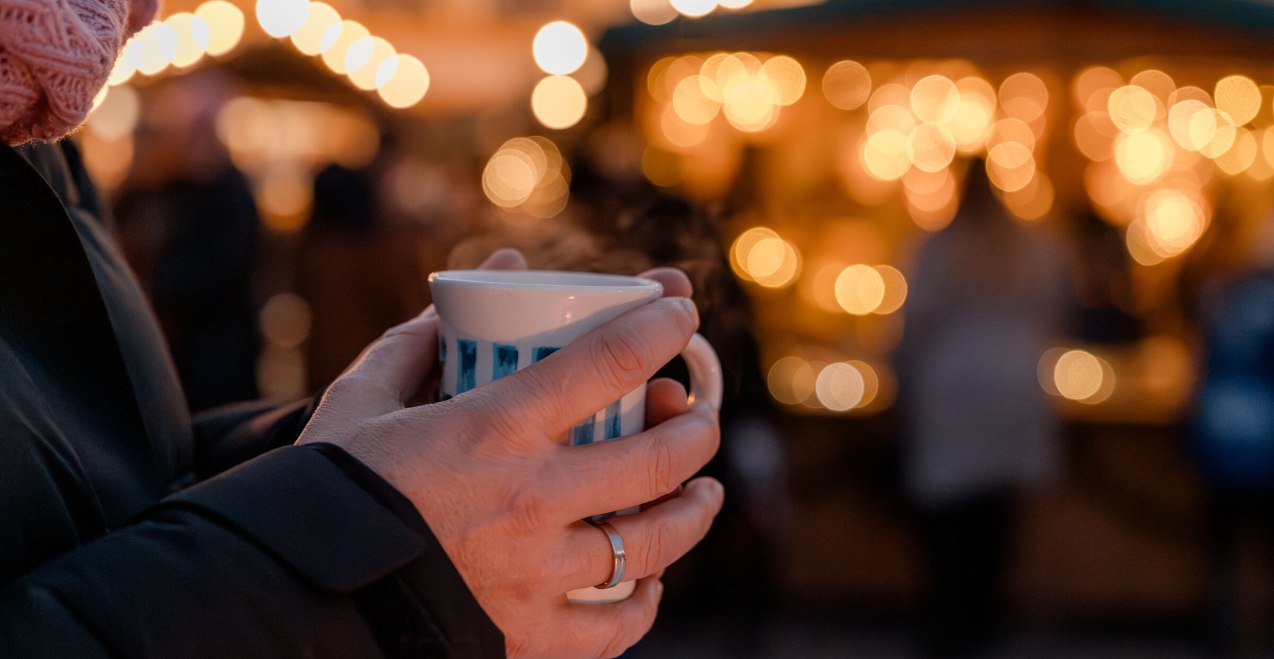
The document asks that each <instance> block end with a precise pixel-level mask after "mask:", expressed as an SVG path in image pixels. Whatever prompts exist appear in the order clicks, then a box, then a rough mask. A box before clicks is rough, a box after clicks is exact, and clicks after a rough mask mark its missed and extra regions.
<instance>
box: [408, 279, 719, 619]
mask: <svg viewBox="0 0 1274 659" xmlns="http://www.w3.org/2000/svg"><path fill="white" fill-rule="evenodd" d="M429 288H430V291H431V292H432V294H433V299H434V305H435V307H436V308H437V310H438V318H439V333H438V357H439V362H440V364H441V367H442V368H441V370H442V382H441V389H440V392H439V394H440V397H441V399H443V400H446V399H448V398H452V397H454V396H463V395H464V394H465V392H467V391H470V390H473V389H476V388H478V387H481V386H482V385H484V384H488V383H490V382H492V381H494V380H498V379H500V378H502V377H504V376H506V375H508V374H510V373H514V372H516V371H518V370H521V369H524V368H526V367H528V366H530V365H531V364H534V363H536V362H538V361H540V360H541V359H546V358H548V357H549V356H551V355H552V354H553V353H554V352H556V351H557V350H558V349H560V348H562V347H563V346H566V345H568V344H570V343H571V342H573V341H575V340H576V339H579V338H580V337H581V336H583V335H585V334H587V333H588V332H589V331H591V330H593V329H596V328H597V327H600V326H601V325H603V324H605V323H607V322H609V321H611V320H613V319H615V318H617V317H619V316H620V315H622V314H623V313H625V312H627V311H630V310H632V309H635V308H637V307H639V306H641V305H643V304H646V303H649V302H652V301H654V300H657V299H659V297H660V296H662V295H663V286H662V285H661V284H660V283H659V282H657V281H654V280H651V279H643V278H640V277H625V276H620V275H606V274H592V273H583V272H559V271H549V270H520V271H515V270H444V271H442V272H435V273H433V274H431V275H429ZM681 356H682V358H683V359H684V360H685V362H686V366H687V368H688V370H689V372H690V394H691V396H692V397H693V398H695V399H706V400H708V401H710V402H711V403H712V404H713V405H714V406H715V407H717V408H718V409H719V408H720V407H721V395H722V382H721V364H720V362H719V361H718V359H717V354H716V352H715V351H714V350H713V349H712V346H711V345H710V344H709V343H708V342H707V341H706V340H705V339H704V338H703V337H702V336H700V335H699V334H695V335H694V336H693V337H692V338H691V340H690V343H689V344H688V345H687V346H686V349H685V350H684V351H683V352H682V354H681ZM645 413H646V387H645V385H642V386H640V387H638V388H637V389H635V390H633V391H632V392H629V393H628V394H626V395H625V396H623V397H622V398H620V399H619V400H617V401H614V402H613V403H611V404H610V405H608V406H606V407H605V408H603V409H601V410H598V411H597V413H596V414H594V415H593V416H591V417H589V418H586V419H584V420H583V421H581V422H580V423H578V424H576V425H575V426H574V427H573V428H572V429H571V430H570V431H569V432H568V433H567V436H565V437H563V438H562V441H563V442H568V443H570V444H588V443H591V442H599V441H606V440H608V439H615V438H617V437H623V436H625V435H631V434H634V433H638V432H641V431H642V430H643V429H644V426H645ZM599 512H602V511H599ZM624 512H629V511H620V513H619V514H623V513H624ZM633 588H634V583H633V582H631V581H630V582H626V583H621V584H619V585H618V586H616V587H614V588H610V589H606V590H599V589H596V588H586V589H582V590H577V591H572V592H571V593H568V598H569V599H570V600H571V601H574V602H597V603H603V602H614V601H619V600H622V599H625V598H627V597H628V596H629V595H631V594H632V592H633Z"/></svg>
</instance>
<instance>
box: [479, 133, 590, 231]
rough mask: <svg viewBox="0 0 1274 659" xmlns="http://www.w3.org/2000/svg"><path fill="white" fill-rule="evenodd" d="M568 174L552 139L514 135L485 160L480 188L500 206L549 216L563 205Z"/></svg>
mask: <svg viewBox="0 0 1274 659" xmlns="http://www.w3.org/2000/svg"><path fill="white" fill-rule="evenodd" d="M570 175H571V173H570V168H569V167H567V165H566V161H565V159H564V158H562V153H561V151H560V150H559V149H558V147H557V145H556V144H554V143H553V142H552V140H549V139H547V138H544V137H540V136H538V135H537V136H533V137H515V138H513V139H510V140H508V141H506V142H505V143H504V144H502V145H501V146H500V148H499V149H498V150H497V151H496V152H495V153H494V154H493V155H492V156H491V159H490V160H488V161H487V166H486V168H485V169H484V170H483V172H482V191H483V193H484V194H486V196H487V199H488V200H489V201H490V202H491V203H492V204H495V205H496V206H498V207H500V208H503V209H506V210H510V211H513V210H516V211H520V212H521V213H522V214H523V215H524V216H526V217H528V218H529V219H548V218H551V217H554V216H556V215H557V214H558V213H560V212H561V211H562V209H563V208H565V206H566V202H567V200H568V198H569V193H570V186H569V183H570Z"/></svg>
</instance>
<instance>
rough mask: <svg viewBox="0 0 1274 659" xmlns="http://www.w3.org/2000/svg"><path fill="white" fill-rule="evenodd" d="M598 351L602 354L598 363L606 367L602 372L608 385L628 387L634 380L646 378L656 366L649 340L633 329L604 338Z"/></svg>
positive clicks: (599, 344)
mask: <svg viewBox="0 0 1274 659" xmlns="http://www.w3.org/2000/svg"><path fill="white" fill-rule="evenodd" d="M597 350H598V352H599V353H600V354H599V355H598V357H599V358H600V359H599V360H598V362H597V363H599V364H604V365H605V367H604V368H603V369H602V372H603V375H604V376H606V377H607V378H608V379H609V380H610V382H608V384H614V385H619V386H626V385H628V384H629V383H630V382H631V381H632V380H635V379H642V378H644V377H645V376H646V375H647V371H649V370H653V369H654V366H655V364H654V361H655V358H654V350H653V349H652V348H651V345H650V342H649V340H647V339H646V337H645V336H643V335H642V334H640V333H638V332H636V331H634V330H631V329H625V330H622V331H619V332H615V333H613V334H609V335H606V336H604V337H603V338H602V339H601V341H599V343H598V346H597Z"/></svg>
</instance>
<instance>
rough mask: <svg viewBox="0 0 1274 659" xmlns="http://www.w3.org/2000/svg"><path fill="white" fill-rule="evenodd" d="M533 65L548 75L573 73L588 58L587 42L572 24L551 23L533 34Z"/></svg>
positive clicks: (562, 22)
mask: <svg viewBox="0 0 1274 659" xmlns="http://www.w3.org/2000/svg"><path fill="white" fill-rule="evenodd" d="M531 51H532V53H533V54H534V56H535V63H536V65H538V66H539V67H540V69H541V70H543V71H544V72H545V73H548V74H550V75H566V74H568V73H574V72H575V71H576V70H578V69H579V68H580V67H581V66H583V65H584V60H585V59H587V58H588V40H587V39H586V38H585V37H584V33H583V32H582V31H581V30H580V29H579V28H578V27H576V26H575V25H574V24H572V23H568V22H566V21H553V22H552V23H549V24H547V25H545V26H544V27H542V28H540V30H539V32H536V33H535V40H534V41H533V42H532V44H531Z"/></svg>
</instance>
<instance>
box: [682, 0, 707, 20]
mask: <svg viewBox="0 0 1274 659" xmlns="http://www.w3.org/2000/svg"><path fill="white" fill-rule="evenodd" d="M671 4H672V7H673V9H676V10H677V12H678V13H680V14H681V15H682V16H685V17H687V18H702V17H704V16H707V15H708V14H711V13H712V10H714V9H716V8H717V0H671Z"/></svg>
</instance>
